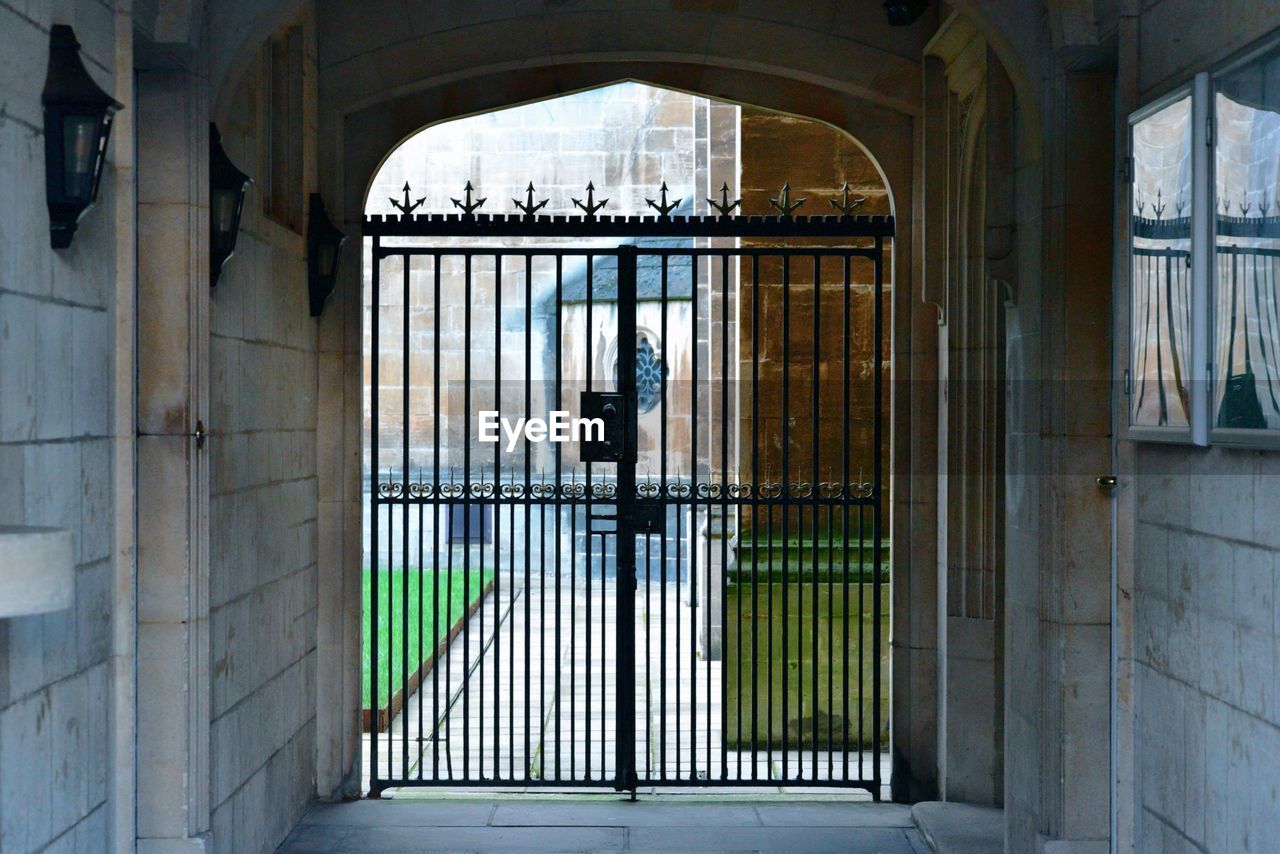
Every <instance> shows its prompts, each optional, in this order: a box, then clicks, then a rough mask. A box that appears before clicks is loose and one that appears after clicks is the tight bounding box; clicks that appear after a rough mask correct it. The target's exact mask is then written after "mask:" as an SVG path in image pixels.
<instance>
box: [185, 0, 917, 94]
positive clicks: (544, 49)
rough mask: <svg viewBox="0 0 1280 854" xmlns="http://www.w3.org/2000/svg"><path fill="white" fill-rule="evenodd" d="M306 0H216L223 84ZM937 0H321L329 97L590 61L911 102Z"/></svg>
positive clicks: (320, 47) (215, 38)
mask: <svg viewBox="0 0 1280 854" xmlns="http://www.w3.org/2000/svg"><path fill="white" fill-rule="evenodd" d="M299 5H300V0H279V1H278V2H263V0H221V2H219V3H216V4H210V6H209V20H208V23H209V36H210V43H211V44H212V45H215V46H216V47H215V49H214V50H215V53H214V56H213V57H212V58H211V59H212V61H211V67H210V74H211V82H212V83H213V86H214V92H215V95H217V94H222V93H226V92H227V91H228V90H229V89H230V87H233V86H234V85H235V81H234V80H233V79H229V76H230V75H234V76H236V77H238V71H239V69H240V68H242V67H243V66H244V63H246V62H248V61H250V60H251V58H252V55H253V53H254V52H255V51H256V49H257V46H258V45H260V44H261V43H262V40H263V39H265V38H266V36H267V35H269V34H270V33H271V32H272V31H274V29H276V28H277V27H279V26H280V25H281V24H282V23H283V22H284V21H286V20H288V19H289V17H290V16H292V15H294V14H295V13H296V12H297V9H298V7H299ZM936 15H937V4H935V5H934V6H933V7H931V10H930V12H929V13H928V14H926V15H925V16H924V17H923V18H922V19H921V20H920V21H919V22H917V23H916V25H915V26H913V27H890V26H889V25H888V23H887V21H886V20H885V15H884V10H883V8H882V2H881V0H805V1H803V2H789V3H778V2H765V1H764V0H758V2H750V0H663V2H654V0H649V2H644V0H641V2H622V0H582V1H581V2H577V0H506V1H505V2H496V1H495V0H473V1H472V2H466V3H452V2H442V0H384V2H373V3H370V2H365V0H319V2H318V6H317V17H318V20H319V28H318V32H317V48H316V50H317V60H318V63H319V65H320V69H321V75H320V76H321V79H320V92H321V99H322V110H324V111H325V112H329V114H330V115H332V114H333V113H334V112H336V113H337V114H338V115H343V114H349V113H352V112H355V111H358V110H362V109H364V108H365V107H367V106H369V105H370V104H372V103H376V102H378V101H381V100H388V99H394V98H396V97H399V96H401V95H403V94H405V93H406V92H410V91H413V90H415V89H418V88H430V87H433V86H439V85H441V84H444V83H448V82H450V81H452V80H457V79H461V78H464V77H467V76H473V75H474V76H483V75H489V74H493V73H499V72H510V71H516V70H520V69H531V68H539V67H554V66H558V65H574V64H582V63H589V62H592V61H615V62H616V61H626V62H632V63H650V64H659V63H682V64H686V65H698V66H704V67H708V68H718V69H725V70H742V71H750V72H756V73H763V74H767V75H769V76H771V77H775V78H790V79H795V80H800V81H805V82H808V83H809V84H811V85H818V86H820V87H822V88H825V89H828V90H834V91H839V92H843V93H845V94H848V95H851V96H854V97H858V98H861V99H865V100H867V101H869V102H871V103H874V104H878V105H880V106H883V107H887V108H889V109H893V110H897V111H901V112H907V113H914V112H915V111H916V110H917V109H918V102H919V93H920V62H919V57H920V55H921V49H922V47H923V45H924V44H925V42H926V41H927V39H928V36H929V34H930V33H931V32H932V31H933V29H934V28H935V27H936V23H937V21H936Z"/></svg>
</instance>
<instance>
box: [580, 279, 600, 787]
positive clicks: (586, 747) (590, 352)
mask: <svg viewBox="0 0 1280 854" xmlns="http://www.w3.org/2000/svg"><path fill="white" fill-rule="evenodd" d="M594 290H595V256H594V255H587V330H586V332H587V334H586V336H584V338H585V340H586V342H587V359H586V362H587V385H586V387H587V391H591V390H592V380H593V377H592V365H593V364H594V362H595V346H596V345H595V340H596V339H595V330H594V329H593V328H592V323H591V321H592V314H593V311H594V301H595V294H594V293H593V292H594ZM585 468H586V481H587V491H586V513H585V515H584V520H583V529H584V530H583V537H582V540H583V542H584V543H585V550H586V554H585V555H583V557H584V558H585V559H586V567H585V569H586V576H587V601H586V606H587V625H586V636H587V637H586V641H587V647H586V649H587V656H586V672H585V673H584V674H583V675H584V677H585V679H586V689H587V690H586V719H585V721H584V726H585V729H586V731H585V732H584V734H583V736H584V742H583V765H584V766H585V770H586V774H587V779H588V780H590V779H591V570H592V566H591V504H592V501H591V463H587V464H586V466H585ZM602 776H603V775H602Z"/></svg>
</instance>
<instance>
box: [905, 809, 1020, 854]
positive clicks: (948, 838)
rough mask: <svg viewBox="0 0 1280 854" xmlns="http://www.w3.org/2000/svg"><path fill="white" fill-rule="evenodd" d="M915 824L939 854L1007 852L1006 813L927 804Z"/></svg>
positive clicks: (916, 813)
mask: <svg viewBox="0 0 1280 854" xmlns="http://www.w3.org/2000/svg"><path fill="white" fill-rule="evenodd" d="M911 820H912V821H914V822H915V825H916V827H917V828H919V829H920V835H921V836H923V837H924V841H925V842H927V843H928V845H929V847H930V848H931V849H933V850H934V851H936V852H938V854H990V852H998V851H1003V850H1004V810H1002V809H996V808H994V807H980V806H974V805H973V804H961V803H956V802H953V801H923V802H921V803H918V804H915V805H914V806H912V807H911Z"/></svg>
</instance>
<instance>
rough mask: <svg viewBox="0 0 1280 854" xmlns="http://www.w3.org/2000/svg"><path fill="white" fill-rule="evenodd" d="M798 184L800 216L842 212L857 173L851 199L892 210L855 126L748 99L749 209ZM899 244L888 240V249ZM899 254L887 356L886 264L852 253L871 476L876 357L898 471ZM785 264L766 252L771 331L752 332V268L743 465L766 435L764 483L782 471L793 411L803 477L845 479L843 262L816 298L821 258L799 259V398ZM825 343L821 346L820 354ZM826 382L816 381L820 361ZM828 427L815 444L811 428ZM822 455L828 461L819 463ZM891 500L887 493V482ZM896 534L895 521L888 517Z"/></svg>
mask: <svg viewBox="0 0 1280 854" xmlns="http://www.w3.org/2000/svg"><path fill="white" fill-rule="evenodd" d="M788 182H789V184H790V188H791V196H790V197H791V201H792V203H794V202H795V201H796V200H797V199H800V198H805V199H807V201H806V203H805V204H804V205H803V206H802V207H801V208H799V209H798V210H797V211H796V213H797V214H808V215H810V216H822V215H827V214H831V213H834V210H833V208H831V206H830V205H829V203H828V200H830V199H839V198H840V197H841V192H840V188H841V187H842V186H843V185H844V184H845V182H848V184H849V195H850V197H851V198H856V197H859V196H860V197H862V198H864V199H865V200H866V201H865V202H863V204H862V205H861V206H860V207H859V208H858V209H857V210H856V213H858V214H868V215H877V216H884V215H887V214H890V213H892V200H891V199H890V197H889V190H888V188H887V187H886V186H885V185H884V181H883V180H882V179H881V177H880V174H879V172H878V171H877V169H876V165H875V163H874V161H872V159H871V158H870V157H869V156H868V155H867V153H866V152H865V151H864V150H863V149H862V147H861V146H860V145H858V143H856V142H855V141H854V140H853V138H852V137H850V136H849V135H848V134H846V133H842V132H840V131H837V130H835V129H833V128H831V127H829V126H827V125H825V124H822V123H820V122H815V121H810V120H808V119H803V118H797V117H794V116H788V115H785V114H783V113H775V112H772V111H768V110H760V109H755V108H743V111H742V213H743V214H744V215H747V216H767V215H771V214H772V215H776V214H777V210H776V209H775V208H774V207H773V206H772V205H771V204H770V203H769V200H770V199H773V198H777V197H778V195H779V193H780V192H781V189H782V185H783V184H784V183H788ZM743 244H744V245H748V246H759V245H765V242H764V241H760V240H744V241H743ZM891 246H892V244H891V243H886V249H887V250H888V249H889V248H890V247H891ZM890 257H891V256H890V252H889V251H886V254H885V265H884V273H883V282H882V288H881V292H880V299H881V306H882V311H883V321H884V336H883V340H882V341H881V342H880V344H881V346H880V353H879V357H878V358H877V357H876V354H875V346H874V343H873V339H874V326H873V315H874V313H873V308H874V304H875V303H874V300H875V288H874V282H875V272H874V268H873V266H872V264H871V262H870V261H869V260H867V259H862V258H855V259H852V260H851V262H850V270H849V276H850V280H849V281H850V287H849V292H848V311H849V331H850V342H849V360H850V364H849V366H848V375H849V380H850V382H849V400H848V402H847V407H848V415H849V418H848V421H849V424H848V428H849V429H848V435H849V455H848V456H849V467H850V471H849V476H850V478H851V479H855V480H856V479H859V477H861V479H862V480H864V481H870V480H871V477H872V467H873V460H874V452H873V450H872V448H873V438H874V434H873V429H874V416H875V407H874V402H873V397H872V390H873V382H872V380H873V377H874V376H875V371H876V369H877V365H878V366H879V369H880V370H881V372H882V376H883V380H884V407H885V413H884V421H883V429H884V433H883V444H882V460H883V461H884V463H885V468H884V471H885V472H888V470H889V468H888V459H889V439H888V436H889V417H888V411H887V409H888V405H889V400H890V385H889V383H890V380H891V376H890V364H891V363H890V358H891V356H890V353H891V350H890V346H891V341H892V332H891V311H892V307H891V287H890V284H891V279H892V275H891V272H890V271H891V269H892V262H891V260H890ZM781 267H782V265H781V263H780V261H778V259H770V258H765V259H763V260H762V261H761V264H760V284H759V287H760V296H759V300H758V303H759V306H760V315H761V316H760V323H759V327H760V340H759V341H758V342H753V341H752V338H751V334H752V326H753V321H752V317H751V313H752V310H753V306H754V305H755V304H756V302H757V300H756V299H755V298H754V297H753V296H752V293H751V288H752V285H751V275H750V269H749V267H747V266H746V265H745V264H744V268H743V276H742V282H743V284H742V296H741V299H742V308H741V315H740V316H741V323H740V328H739V348H740V349H739V353H740V356H739V359H740V363H739V371H740V372H741V376H742V378H743V382H742V388H743V389H744V391H745V392H746V393H745V394H744V400H743V401H742V409H741V413H742V421H741V423H740V425H739V430H740V431H741V437H742V438H741V441H742V443H743V451H744V456H743V467H744V469H745V470H746V471H748V472H749V471H750V470H751V465H752V463H751V462H750V458H751V448H750V445H751V442H752V438H751V437H752V435H753V433H757V434H758V436H757V439H756V442H757V445H758V455H759V467H760V478H761V480H778V479H780V477H781V474H782V459H781V455H782V434H783V420H784V418H786V419H788V420H789V422H790V426H789V429H788V434H789V444H790V446H791V448H790V452H789V459H788V468H789V469H790V471H789V472H788V477H789V479H790V480H792V481H797V480H811V479H813V473H814V472H815V471H816V474H817V480H819V481H840V480H842V479H843V472H842V468H843V459H844V454H843V451H842V445H843V439H844V435H845V426H846V425H845V420H846V419H845V417H844V416H845V406H846V404H845V402H844V393H845V392H844V377H845V371H844V370H843V359H844V343H843V323H844V311H845V296H846V294H845V287H844V271H843V265H842V264H841V263H840V262H839V260H838V259H835V258H825V259H823V261H822V264H821V268H820V271H819V275H818V280H819V282H820V284H821V287H820V288H818V289H817V292H818V293H819V294H820V299H815V288H814V271H813V264H812V260H811V259H809V258H804V257H801V258H799V259H795V260H793V262H792V264H791V269H790V276H791V289H790V290H791V294H792V295H791V299H790V306H789V310H790V329H789V333H790V334H789V335H788V336H787V338H788V339H789V340H788V341H786V344H787V348H788V349H787V352H786V359H785V364H786V371H785V373H786V374H787V382H788V400H786V401H785V402H784V401H783V400H782V380H783V374H784V369H783V368H784V358H783V355H784V353H783V344H784V341H783V334H782V329H783V324H782V316H783V298H782V294H783V285H782V273H783V271H782V269H781ZM815 311H816V312H817V317H818V323H819V335H818V338H817V340H816V341H815V338H814V334H813V333H814V315H815ZM815 349H816V355H815ZM815 362H816V367H817V373H818V380H817V386H816V389H815V386H814V367H815ZM757 370H758V372H759V380H760V386H759V389H758V390H757V391H758V393H759V395H760V405H759V412H760V420H759V422H758V423H756V424H754V425H753V424H752V419H751V414H752V411H753V410H752V401H751V399H750V397H751V395H750V392H751V382H750V381H751V377H752V375H753V372H755V371H757ZM815 397H816V398H817V400H818V401H819V403H820V404H821V405H820V407H819V418H818V424H817V429H816V431H814V430H813V427H814V425H813V419H812V418H811V417H810V416H811V413H812V409H813V406H814V399H815ZM815 433H816V435H817V438H818V443H817V445H816V446H815V445H814V443H813V440H812V434H815ZM815 454H816V457H817V462H816V463H815V459H814V458H815ZM884 495H885V505H886V506H887V504H888V490H887V489H886V490H885V491H884ZM885 527H886V534H887V528H888V526H887V525H886V526H885Z"/></svg>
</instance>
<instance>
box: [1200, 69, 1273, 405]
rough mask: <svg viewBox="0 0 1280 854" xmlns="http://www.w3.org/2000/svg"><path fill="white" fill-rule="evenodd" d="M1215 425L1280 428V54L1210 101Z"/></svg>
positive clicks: (1227, 79)
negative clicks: (1212, 188)
mask: <svg viewBox="0 0 1280 854" xmlns="http://www.w3.org/2000/svg"><path fill="white" fill-rule="evenodd" d="M1213 109H1214V120H1215V128H1216V132H1215V134H1214V202H1215V204H1214V214H1215V226H1214V254H1215V264H1214V268H1215V270H1214V292H1213V357H1214V372H1213V389H1212V399H1213V407H1214V422H1213V423H1214V426H1215V427H1218V428H1233V429H1248V430H1280V210H1277V206H1278V205H1280V202H1278V201H1277V197H1278V196H1280V48H1276V49H1273V50H1271V51H1270V52H1268V53H1265V54H1263V55H1262V56H1260V57H1258V58H1257V59H1255V60H1253V61H1252V62H1249V63H1247V64H1245V65H1244V66H1242V67H1240V68H1238V69H1236V70H1234V71H1231V72H1229V73H1227V74H1225V75H1223V76H1221V77H1219V78H1218V80H1217V90H1216V92H1215V94H1214V102H1213Z"/></svg>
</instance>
